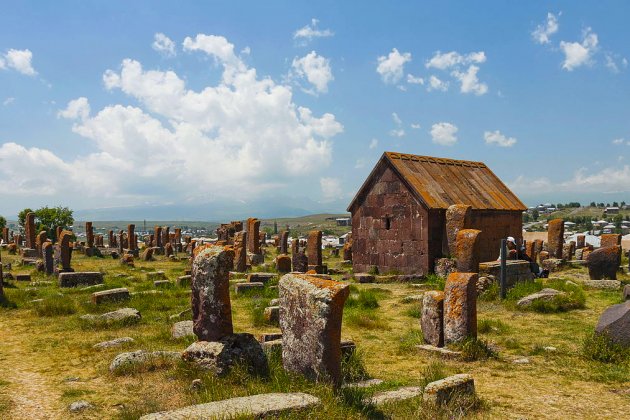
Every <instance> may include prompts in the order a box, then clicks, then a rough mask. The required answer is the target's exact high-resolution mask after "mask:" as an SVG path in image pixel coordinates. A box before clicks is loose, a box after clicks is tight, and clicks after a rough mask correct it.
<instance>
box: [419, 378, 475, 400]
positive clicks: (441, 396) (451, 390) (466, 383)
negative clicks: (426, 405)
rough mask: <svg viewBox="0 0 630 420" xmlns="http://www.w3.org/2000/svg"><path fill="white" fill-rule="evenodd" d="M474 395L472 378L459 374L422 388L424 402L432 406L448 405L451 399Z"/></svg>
mask: <svg viewBox="0 0 630 420" xmlns="http://www.w3.org/2000/svg"><path fill="white" fill-rule="evenodd" d="M474 394H475V381H474V379H473V378H472V376H470V375H467V374H459V375H453V376H449V377H448V378H444V379H440V380H439V381H435V382H431V383H430V384H428V385H427V386H426V387H425V388H424V395H423V398H424V401H428V402H432V403H433V404H437V405H442V404H448V403H449V402H450V401H451V399H452V398H453V397H458V396H472V395H474Z"/></svg>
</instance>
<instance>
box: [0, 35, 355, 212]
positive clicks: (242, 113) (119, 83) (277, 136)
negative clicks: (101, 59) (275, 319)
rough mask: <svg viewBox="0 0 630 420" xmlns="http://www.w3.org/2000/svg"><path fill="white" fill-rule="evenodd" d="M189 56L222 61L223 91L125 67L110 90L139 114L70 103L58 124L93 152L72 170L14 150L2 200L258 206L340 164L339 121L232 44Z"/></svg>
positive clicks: (7, 153)
mask: <svg viewBox="0 0 630 420" xmlns="http://www.w3.org/2000/svg"><path fill="white" fill-rule="evenodd" d="M184 48H185V49H186V50H187V51H191V52H192V51H196V52H201V53H204V54H207V55H208V56H210V57H212V58H213V59H215V60H216V62H217V64H219V65H220V66H221V70H220V71H221V79H220V81H219V82H217V83H216V84H212V85H208V86H205V87H203V88H201V89H200V90H193V89H192V88H190V87H188V86H187V84H186V82H185V81H184V80H183V79H182V78H180V77H179V75H178V74H177V73H175V72H174V71H159V70H145V69H144V68H143V66H142V64H141V63H140V62H138V61H136V60H133V59H125V60H123V61H122V63H121V65H120V68H118V69H114V70H109V71H106V72H105V73H104V75H103V80H104V83H105V86H106V87H107V88H108V89H111V90H120V91H121V92H122V93H123V94H125V95H127V96H128V97H130V98H133V99H134V100H135V101H137V103H138V105H136V106H130V105H122V104H112V105H107V106H105V107H104V108H102V109H100V110H90V104H89V101H88V99H87V98H77V99H75V100H73V101H70V103H69V104H68V105H67V107H65V108H64V109H62V110H60V111H59V115H60V116H62V117H65V118H70V119H71V120H72V121H73V125H72V131H74V132H75V133H77V134H78V135H79V136H81V137H82V138H84V139H85V141H87V142H89V143H90V144H91V145H92V146H93V148H94V151H93V152H91V153H88V154H83V155H80V156H76V157H75V158H73V159H67V160H64V159H62V158H60V157H58V156H56V155H55V154H54V153H53V152H51V151H48V150H43V149H38V148H30V149H29V148H25V147H22V146H20V145H17V144H14V143H6V144H4V145H2V146H1V147H0V161H2V162H3V164H2V165H0V180H1V181H0V193H2V194H4V195H5V196H11V195H16V194H27V195H28V194H32V195H37V194H40V195H41V194H46V195H47V196H54V197H55V198H57V199H63V200H64V202H66V201H71V203H69V204H72V203H76V202H78V201H80V200H84V201H83V203H84V204H85V203H91V202H92V201H90V200H94V198H98V199H106V200H107V203H109V205H123V204H124V205H134V204H140V203H160V202H162V200H163V197H165V196H168V197H169V199H170V200H179V201H190V200H204V201H207V200H209V199H212V200H215V199H217V200H220V199H221V198H233V197H234V191H239V194H242V195H243V197H247V198H255V197H259V196H262V195H264V194H267V193H269V192H270V191H274V190H277V189H279V188H283V187H284V186H286V185H287V182H289V181H288V180H291V179H297V178H299V177H311V178H312V177H313V176H317V175H318V174H320V173H322V172H323V171H324V170H325V168H326V167H327V166H328V165H329V164H330V163H331V160H332V138H333V137H334V136H335V135H337V134H339V133H341V132H342V131H343V126H342V125H341V124H340V123H339V122H338V121H337V120H336V118H335V116H334V115H332V114H330V113H323V114H321V115H315V114H314V113H313V112H312V111H311V110H310V109H309V108H306V107H303V106H300V105H299V104H297V103H296V102H295V100H294V97H293V94H292V89H291V87H290V86H288V85H284V84H278V83H276V82H274V81H273V80H272V79H270V78H268V77H265V78H260V77H259V76H258V75H257V72H256V69H255V68H251V67H248V66H247V65H246V64H245V63H244V62H242V60H240V58H239V57H238V56H237V55H236V54H235V53H234V45H233V44H231V43H230V42H229V41H228V40H227V39H225V38H224V37H220V36H213V35H204V34H199V35H197V36H196V37H195V38H186V40H185V41H184ZM269 162H274V164H273V165H271V164H269ZM25 167H28V168H31V169H32V170H29V171H26V172H25V171H24V168H25ZM330 189H331V188H329V190H330ZM204 201H202V202H204Z"/></svg>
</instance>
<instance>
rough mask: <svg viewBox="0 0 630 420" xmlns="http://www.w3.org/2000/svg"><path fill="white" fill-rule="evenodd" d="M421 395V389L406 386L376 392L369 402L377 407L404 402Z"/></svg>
mask: <svg viewBox="0 0 630 420" xmlns="http://www.w3.org/2000/svg"><path fill="white" fill-rule="evenodd" d="M420 395H422V388H420V387H417V386H406V387H403V388H399V389H395V390H393V391H382V392H377V393H375V394H374V395H373V396H372V399H371V400H370V401H371V402H372V404H374V405H376V406H379V405H383V404H385V403H389V402H396V401H404V400H409V399H411V398H415V397H418V396H420Z"/></svg>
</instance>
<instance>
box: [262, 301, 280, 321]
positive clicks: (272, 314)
mask: <svg viewBox="0 0 630 420" xmlns="http://www.w3.org/2000/svg"><path fill="white" fill-rule="evenodd" d="M263 316H264V317H265V321H266V322H267V323H269V324H274V325H277V324H279V323H280V306H269V307H267V308H265V311H264V313H263Z"/></svg>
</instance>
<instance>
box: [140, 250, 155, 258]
mask: <svg viewBox="0 0 630 420" xmlns="http://www.w3.org/2000/svg"><path fill="white" fill-rule="evenodd" d="M154 251H155V249H154V248H153V247H151V246H150V247H148V248H146V249H145V250H144V251H143V252H142V256H141V258H142V261H153V252H154Z"/></svg>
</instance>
